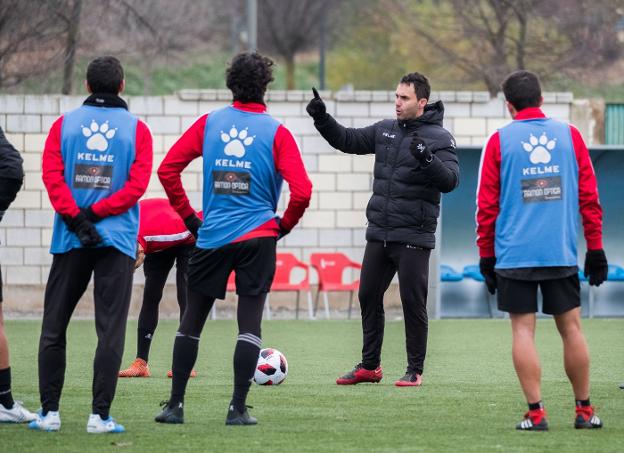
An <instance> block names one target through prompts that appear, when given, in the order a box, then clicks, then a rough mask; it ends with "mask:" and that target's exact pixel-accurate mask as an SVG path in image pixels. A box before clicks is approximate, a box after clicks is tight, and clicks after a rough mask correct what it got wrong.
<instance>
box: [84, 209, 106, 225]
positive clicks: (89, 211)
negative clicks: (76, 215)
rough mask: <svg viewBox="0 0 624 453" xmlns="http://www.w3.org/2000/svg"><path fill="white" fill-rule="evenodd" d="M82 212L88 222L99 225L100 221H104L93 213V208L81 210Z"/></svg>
mask: <svg viewBox="0 0 624 453" xmlns="http://www.w3.org/2000/svg"><path fill="white" fill-rule="evenodd" d="M80 212H82V213H83V214H84V215H85V217H86V218H87V220H88V221H89V222H91V223H98V222H99V221H100V220H102V217H100V216H99V215H97V214H96V213H95V212H93V209H91V206H87V207H86V208H80Z"/></svg>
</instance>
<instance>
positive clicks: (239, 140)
mask: <svg viewBox="0 0 624 453" xmlns="http://www.w3.org/2000/svg"><path fill="white" fill-rule="evenodd" d="M255 137H256V136H255V135H254V136H253V137H250V136H249V133H248V131H247V128H245V129H243V130H242V131H239V130H238V129H237V128H236V126H235V125H232V128H231V129H230V132H229V134H226V133H225V132H223V131H221V141H222V142H223V143H226V145H225V150H224V151H225V154H226V155H227V156H235V157H243V156H244V155H245V146H249V145H251V144H252V143H253V141H254V138H255Z"/></svg>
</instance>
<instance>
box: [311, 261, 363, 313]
mask: <svg viewBox="0 0 624 453" xmlns="http://www.w3.org/2000/svg"><path fill="white" fill-rule="evenodd" d="M310 264H311V265H312V267H313V268H314V269H315V270H316V272H317V273H318V278H319V284H318V291H317V293H316V302H315V304H314V314H315V315H316V310H317V308H318V303H319V296H320V295H321V293H323V298H324V302H325V316H326V317H327V318H329V302H328V300H327V292H328V291H349V292H350V295H349V311H348V315H347V317H348V318H349V319H350V318H351V306H352V305H353V295H354V294H355V292H356V291H357V290H358V289H359V287H360V280H359V279H358V280H355V281H353V282H350V283H343V281H342V273H343V271H344V270H345V269H348V268H352V269H362V265H361V264H360V263H356V262H355V261H352V260H351V259H349V257H347V256H346V255H345V254H343V253H313V254H311V255H310Z"/></svg>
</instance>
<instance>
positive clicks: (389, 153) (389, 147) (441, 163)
mask: <svg viewBox="0 0 624 453" xmlns="http://www.w3.org/2000/svg"><path fill="white" fill-rule="evenodd" d="M443 117H444V106H443V104H442V102H441V101H438V102H436V103H433V104H428V105H427V106H426V107H425V111H424V113H423V115H421V116H420V117H418V118H416V119H414V120H409V121H397V120H383V121H380V122H378V123H375V124H373V125H371V126H368V127H365V128H361V129H354V128H345V127H343V126H341V125H340V124H338V122H337V121H336V120H335V119H334V118H332V117H331V116H330V115H327V117H326V118H325V119H324V120H323V121H321V122H315V123H314V125H315V126H316V128H317V129H318V131H319V132H320V133H321V135H322V136H323V137H324V138H325V140H327V141H328V142H329V144H330V145H331V146H333V147H334V148H337V149H339V150H340V151H342V152H345V153H349V154H373V153H374V154H375V170H374V181H373V196H372V197H371V199H370V201H369V202H368V206H367V207H366V217H367V218H368V229H367V231H366V239H367V240H369V241H388V242H401V243H404V244H411V245H415V246H419V247H423V248H428V249H431V248H434V247H435V231H436V227H437V223H438V220H437V219H438V217H439V215H440V193H441V192H444V193H447V192H450V191H452V190H453V189H455V187H457V185H458V184H459V164H458V160H457V154H456V153H455V140H454V139H453V136H452V135H451V134H450V133H449V132H448V131H447V130H446V129H444V128H443V127H442V119H443ZM414 135H418V136H419V137H420V138H422V139H423V140H424V141H425V143H426V145H427V149H429V151H431V152H432V153H433V161H432V162H431V163H430V164H428V165H427V166H425V167H421V165H420V163H419V162H418V160H416V159H415V158H414V157H413V156H412V154H411V153H410V151H409V145H410V142H411V139H412V137H413V136H414Z"/></svg>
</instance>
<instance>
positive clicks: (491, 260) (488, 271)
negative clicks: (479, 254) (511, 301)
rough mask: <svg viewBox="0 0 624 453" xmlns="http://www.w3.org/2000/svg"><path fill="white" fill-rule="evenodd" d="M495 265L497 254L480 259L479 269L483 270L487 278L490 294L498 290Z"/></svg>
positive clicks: (482, 272) (486, 283) (486, 282)
mask: <svg viewBox="0 0 624 453" xmlns="http://www.w3.org/2000/svg"><path fill="white" fill-rule="evenodd" d="M495 265H496V257H495V256H491V257H488V258H481V259H480V260H479V270H480V271H481V275H483V277H484V278H485V286H487V289H488V291H489V293H490V294H494V293H495V292H496V272H494V266H495Z"/></svg>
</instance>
